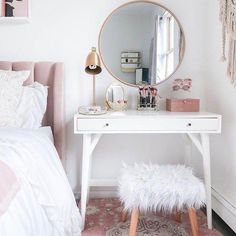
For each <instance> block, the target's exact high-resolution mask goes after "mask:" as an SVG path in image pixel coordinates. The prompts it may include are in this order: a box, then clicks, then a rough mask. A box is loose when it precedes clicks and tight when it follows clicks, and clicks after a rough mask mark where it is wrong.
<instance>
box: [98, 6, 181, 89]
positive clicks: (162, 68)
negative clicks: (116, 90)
mask: <svg viewBox="0 0 236 236" xmlns="http://www.w3.org/2000/svg"><path fill="white" fill-rule="evenodd" d="M184 49H185V37H184V32H183V30H182V27H181V25H180V23H179V21H178V20H177V18H176V17H175V16H174V15H173V13H171V12H170V11H169V10H168V9H167V8H165V7H163V6H161V5H159V4H157V3H154V2H149V1H137V2H131V3H127V4H125V5H122V6H121V7H119V8H117V9H116V10H115V11H113V12H112V13H111V14H110V15H109V16H108V18H107V19H106V21H105V23H104V24H103V27H102V29H101V32H100V36H99V50H100V55H101V58H102V61H103V63H104V65H105V67H106V69H107V70H108V71H109V73H110V74H111V75H112V76H113V77H115V78H116V79H118V80H119V81H121V82H123V83H125V84H127V85H131V86H139V85H144V84H146V85H152V86H153V85H158V84H160V83H161V82H163V81H165V80H166V79H168V78H169V77H170V76H171V75H173V74H174V73H175V71H176V70H177V69H178V67H179V66H180V64H181V62H182V60H183V56H184Z"/></svg>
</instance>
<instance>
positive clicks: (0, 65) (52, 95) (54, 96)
mask: <svg viewBox="0 0 236 236" xmlns="http://www.w3.org/2000/svg"><path fill="white" fill-rule="evenodd" d="M0 69H2V70H14V71H19V70H30V71H31V76H30V78H29V79H28V80H27V81H26V82H25V85H28V84H32V83H33V82H34V81H38V82H40V83H41V84H43V85H47V86H49V89H48V106H47V111H46V114H45V116H44V120H43V126H51V128H52V131H53V135H54V142H55V146H56V149H57V151H58V154H59V156H60V158H61V160H63V161H64V149H65V140H64V138H65V123H64V96H63V95H64V86H63V84H64V65H63V63H54V62H37V63H34V62H5V61H4V62H2V61H0Z"/></svg>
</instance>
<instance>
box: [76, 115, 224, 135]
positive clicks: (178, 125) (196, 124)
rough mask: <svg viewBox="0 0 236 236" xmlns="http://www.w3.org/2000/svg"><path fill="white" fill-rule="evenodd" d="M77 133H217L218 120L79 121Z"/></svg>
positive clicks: (143, 119) (140, 119) (144, 119)
mask: <svg viewBox="0 0 236 236" xmlns="http://www.w3.org/2000/svg"><path fill="white" fill-rule="evenodd" d="M76 129H77V130H75V132H83V131H85V132H86V131H87V132H90V131H95V132H104V133H106V132H107V133H112V131H115V132H118V133H119V132H120V133H122V132H123V133H126V132H127V133H129V132H132V133H145V132H148V133H158V132H171V131H173V132H175V131H176V132H183V133H184V132H188V131H191V132H197V131H203V132H204V131H205V132H217V131H220V120H219V119H217V118H197V119H196V118H192V119H191V118H189V119H188V118H186V119H182V118H168V119H163V118H158V119H157V118H153V119H152V118H148V119H147V118H139V119H77V122H76Z"/></svg>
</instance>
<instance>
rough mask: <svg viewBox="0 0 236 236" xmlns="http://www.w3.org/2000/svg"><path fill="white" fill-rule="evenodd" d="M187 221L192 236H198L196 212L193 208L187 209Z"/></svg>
mask: <svg viewBox="0 0 236 236" xmlns="http://www.w3.org/2000/svg"><path fill="white" fill-rule="evenodd" d="M188 214H189V219H190V223H191V227H192V233H193V236H199V228H198V223H197V214H196V210H195V209H193V208H190V209H188Z"/></svg>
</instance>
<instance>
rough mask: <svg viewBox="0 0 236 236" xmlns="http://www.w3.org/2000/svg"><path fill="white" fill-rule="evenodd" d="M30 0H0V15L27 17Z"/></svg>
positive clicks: (4, 16) (5, 16)
mask: <svg viewBox="0 0 236 236" xmlns="http://www.w3.org/2000/svg"><path fill="white" fill-rule="evenodd" d="M29 1H30V0H0V17H3V18H8V17H11V18H28V17H29V8H30V6H29Z"/></svg>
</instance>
